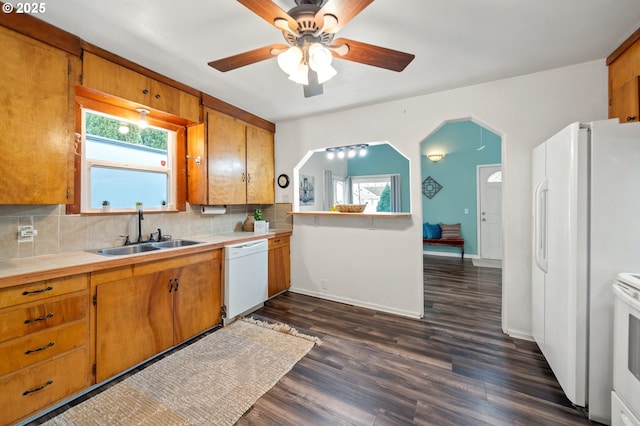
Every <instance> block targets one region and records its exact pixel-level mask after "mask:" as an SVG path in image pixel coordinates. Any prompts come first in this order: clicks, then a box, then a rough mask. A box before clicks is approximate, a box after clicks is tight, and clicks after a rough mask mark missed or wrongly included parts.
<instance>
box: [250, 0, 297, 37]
mask: <svg viewBox="0 0 640 426" xmlns="http://www.w3.org/2000/svg"><path fill="white" fill-rule="evenodd" d="M238 2H240V3H242V4H243V5H244V6H245V7H246V8H247V9H249V10H250V11H252V12H253V13H255V14H256V15H258V16H259V17H261V18H262V19H264V20H265V21H267V22H268V23H270V24H271V25H273V26H274V27H276V28H278V29H282V28H280V27H278V26H277V25H276V24H275V22H276V19H284V20H286V21H287V22H288V23H289V28H291V29H292V30H294V31H297V29H298V23H297V22H296V20H295V19H293V18H292V17H291V16H289V14H288V13H287V12H285V11H284V10H282V9H281V8H280V6H278V5H277V4H275V3H274V2H272V1H271V0H238Z"/></svg>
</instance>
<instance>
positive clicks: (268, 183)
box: [247, 125, 275, 204]
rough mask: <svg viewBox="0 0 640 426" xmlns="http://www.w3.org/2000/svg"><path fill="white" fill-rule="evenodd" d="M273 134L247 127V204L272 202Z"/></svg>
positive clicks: (257, 128)
mask: <svg viewBox="0 0 640 426" xmlns="http://www.w3.org/2000/svg"><path fill="white" fill-rule="evenodd" d="M273 186H274V159H273V133H271V132H269V131H267V130H264V129H261V128H259V127H255V126H250V125H247V203H248V204H273V202H274V197H275V196H274V187H273Z"/></svg>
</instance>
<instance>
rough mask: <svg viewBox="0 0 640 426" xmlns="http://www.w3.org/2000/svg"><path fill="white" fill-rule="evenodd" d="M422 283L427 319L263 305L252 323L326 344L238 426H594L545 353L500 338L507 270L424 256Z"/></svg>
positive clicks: (283, 300) (311, 302)
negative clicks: (283, 327) (278, 325)
mask: <svg viewBox="0 0 640 426" xmlns="http://www.w3.org/2000/svg"><path fill="white" fill-rule="evenodd" d="M424 278H425V294H424V296H425V297H424V299H425V317H424V319H422V320H413V319H408V318H404V317H398V316H395V315H390V314H386V313H381V312H377V311H373V310H369V309H363V308H358V307H353V306H349V305H344V304H340V303H335V302H330V301H326V300H321V299H316V298H312V297H308V296H303V295H299V294H293V293H286V294H284V295H281V296H279V297H277V298H275V299H272V300H271V301H269V302H267V304H266V305H265V307H264V308H262V309H261V310H259V311H257V312H256V313H255V314H254V317H257V318H260V319H263V320H267V321H271V322H284V323H287V324H289V325H291V326H293V327H295V328H297V329H298V330H299V331H301V332H303V333H307V334H312V335H315V336H319V337H320V338H322V340H323V342H324V344H323V345H322V346H316V347H315V348H313V349H312V350H311V352H309V354H308V355H307V356H306V357H305V358H303V359H302V360H301V361H300V362H299V363H298V364H296V366H295V367H294V368H293V369H292V370H291V371H290V372H289V373H288V374H287V375H286V376H285V377H283V378H282V380H280V382H279V383H278V384H277V385H276V386H275V387H274V388H273V389H271V390H270V391H269V392H267V393H266V394H265V395H264V396H263V397H262V398H260V400H258V401H257V402H256V404H255V405H254V406H253V407H252V409H251V410H249V411H248V412H247V413H245V415H244V416H243V417H242V418H241V419H240V420H239V422H238V425H340V424H350V425H351V424H353V425H412V424H415V425H425V424H432V425H482V424H488V425H583V424H589V423H590V422H589V421H588V420H587V419H586V417H585V415H584V413H582V412H581V411H579V410H576V409H574V408H573V407H572V406H571V404H570V402H569V401H568V400H567V399H566V398H565V396H564V394H563V392H562V390H561V389H560V387H559V385H558V383H557V381H556V380H555V378H554V377H553V374H552V373H551V370H550V369H549V367H548V365H547V363H546V362H545V360H544V358H543V357H542V355H541V354H540V352H539V350H538V348H537V346H536V345H535V344H534V343H531V342H528V341H523V340H517V339H512V338H510V337H508V336H506V335H504V334H503V333H502V330H501V320H500V307H501V288H500V287H501V285H500V282H501V270H500V269H492V268H478V267H475V266H473V265H472V263H471V261H469V260H465V261H464V262H461V261H460V259H455V258H443V257H434V256H425V258H424ZM389 285H393V284H392V283H389Z"/></svg>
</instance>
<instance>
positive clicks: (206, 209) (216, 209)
mask: <svg viewBox="0 0 640 426" xmlns="http://www.w3.org/2000/svg"><path fill="white" fill-rule="evenodd" d="M226 212H227V208H226V207H225V206H202V210H201V213H202V214H225V213H226Z"/></svg>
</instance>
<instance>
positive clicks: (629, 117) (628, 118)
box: [627, 115, 638, 121]
mask: <svg viewBox="0 0 640 426" xmlns="http://www.w3.org/2000/svg"><path fill="white" fill-rule="evenodd" d="M637 118H638V117H636V116H635V115H628V116H627V121H636V119H637Z"/></svg>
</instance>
